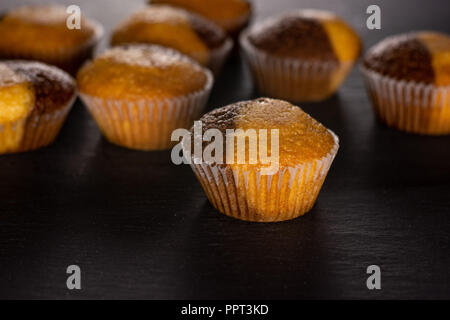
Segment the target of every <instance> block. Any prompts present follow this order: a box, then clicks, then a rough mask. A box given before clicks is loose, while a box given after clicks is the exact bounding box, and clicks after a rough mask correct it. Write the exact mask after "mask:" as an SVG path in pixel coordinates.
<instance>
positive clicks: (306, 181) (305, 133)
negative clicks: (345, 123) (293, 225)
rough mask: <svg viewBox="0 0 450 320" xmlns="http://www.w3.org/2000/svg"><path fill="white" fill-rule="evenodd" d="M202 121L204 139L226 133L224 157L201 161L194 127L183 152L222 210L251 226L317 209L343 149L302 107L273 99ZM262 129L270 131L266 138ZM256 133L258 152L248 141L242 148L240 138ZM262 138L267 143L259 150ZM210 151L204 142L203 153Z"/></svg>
mask: <svg viewBox="0 0 450 320" xmlns="http://www.w3.org/2000/svg"><path fill="white" fill-rule="evenodd" d="M200 121H201V124H202V128H201V129H202V131H201V133H200V134H201V135H202V136H203V135H204V134H205V133H207V132H208V131H209V130H210V129H215V130H218V132H221V133H222V136H223V145H222V152H219V151H217V150H215V151H214V155H215V156H217V157H215V158H210V159H208V158H206V157H207V153H206V152H203V153H202V155H201V157H202V158H200V157H199V155H198V154H196V153H195V148H193V147H192V145H193V144H194V143H195V141H196V137H197V138H198V136H200V134H199V133H198V132H196V128H195V126H194V127H193V128H192V129H191V138H190V141H187V140H183V151H184V154H185V156H186V157H188V158H189V157H190V158H191V161H190V162H191V167H192V169H193V171H194V173H195V174H196V176H197V178H198V180H199V181H200V183H201V185H202V187H203V189H204V191H205V193H206V195H207V197H208V199H209V201H210V202H211V204H212V205H213V206H214V207H215V208H216V209H217V210H218V211H220V212H221V213H223V214H225V215H228V216H231V217H234V218H237V219H242V220H247V221H256V222H276V221H283V220H289V219H293V218H296V217H299V216H301V215H303V214H305V213H306V212H308V211H309V210H310V209H311V208H312V207H313V205H314V203H315V201H316V199H317V196H318V194H319V192H320V189H321V186H322V184H323V182H324V180H325V177H326V175H327V173H328V170H329V168H330V166H331V164H332V162H333V159H334V157H335V155H336V153H337V151H338V148H339V140H338V138H337V137H336V135H335V134H334V133H333V132H331V131H330V130H328V129H327V128H325V127H324V126H323V125H322V124H320V123H319V122H317V121H316V120H314V119H313V118H311V117H310V116H309V115H308V114H306V113H305V112H303V111H302V110H301V109H300V108H299V107H297V106H294V105H292V104H290V103H289V102H286V101H282V100H276V99H270V98H260V99H256V100H251V101H243V102H238V103H234V104H231V105H228V106H225V107H222V108H218V109H215V110H213V111H211V112H209V113H207V114H205V115H204V116H203V117H201V118H200ZM262 129H265V130H267V131H266V133H264V137H265V138H263V133H262V131H261V130H262ZM229 130H233V132H232V133H230V132H229ZM253 130H254V131H255V132H256V139H254V143H257V144H258V145H257V147H256V146H255V145H251V144H250V140H251V139H252V138H250V137H248V140H247V143H245V144H244V147H242V144H241V145H240V144H239V137H241V138H244V139H247V138H246V135H247V134H249V135H250V132H251V131H253ZM273 130H275V131H273ZM230 138H231V139H234V140H231V142H230V140H229V139H230ZM261 139H262V140H261ZM264 139H266V141H267V144H264V143H263V144H262V145H261V141H264ZM256 140H258V142H256ZM207 148H209V146H208V143H205V142H203V146H202V149H203V151H205V150H207ZM231 150H233V151H231ZM252 153H253V155H252ZM240 157H242V159H243V160H244V161H242V159H241V160H239V159H240ZM251 159H253V160H251ZM268 159H270V161H267V160H268Z"/></svg>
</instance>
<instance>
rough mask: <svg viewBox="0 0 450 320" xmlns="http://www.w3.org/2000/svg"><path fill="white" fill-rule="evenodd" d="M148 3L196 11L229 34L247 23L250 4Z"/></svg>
mask: <svg viewBox="0 0 450 320" xmlns="http://www.w3.org/2000/svg"><path fill="white" fill-rule="evenodd" d="M149 2H150V3H155V4H156V3H162V4H169V5H172V6H177V7H181V8H184V9H186V10H189V11H192V12H195V13H198V14H200V15H202V16H204V17H205V18H207V19H209V20H211V21H214V22H215V23H216V24H218V25H219V26H221V27H222V28H224V29H225V30H226V31H227V32H228V34H230V35H231V36H236V35H237V34H238V33H239V31H241V30H242V29H243V28H245V26H246V25H247V24H248V22H249V20H250V16H251V5H250V2H249V1H246V0H208V1H205V0H150V1H149Z"/></svg>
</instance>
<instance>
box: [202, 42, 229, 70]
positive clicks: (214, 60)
mask: <svg viewBox="0 0 450 320" xmlns="http://www.w3.org/2000/svg"><path fill="white" fill-rule="evenodd" d="M232 48H233V41H232V40H231V39H230V38H227V39H226V40H225V42H224V43H223V44H222V45H221V46H220V47H219V48H217V49H214V50H212V51H211V58H210V61H209V64H208V68H209V69H210V70H211V71H212V72H213V74H214V75H215V76H217V75H218V74H219V73H220V71H221V70H222V67H223V65H224V63H225V61H226V60H227V57H228V55H229V54H230V52H231V49H232Z"/></svg>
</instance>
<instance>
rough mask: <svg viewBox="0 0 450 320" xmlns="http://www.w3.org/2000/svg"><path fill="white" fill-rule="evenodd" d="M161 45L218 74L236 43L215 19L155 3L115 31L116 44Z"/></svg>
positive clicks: (112, 42)
mask: <svg viewBox="0 0 450 320" xmlns="http://www.w3.org/2000/svg"><path fill="white" fill-rule="evenodd" d="M130 43H146V44H158V45H162V46H164V47H169V48H173V49H176V50H178V51H180V52H182V53H184V54H186V55H188V56H190V57H191V58H193V59H195V60H197V61H198V62H199V63H201V64H203V65H204V66H206V67H209V68H210V69H211V70H213V72H214V73H217V72H218V71H219V69H220V67H221V66H222V65H223V62H224V61H225V59H226V57H227V55H228V53H229V52H230V50H231V47H232V42H231V40H230V39H228V37H227V35H226V33H225V32H224V31H223V30H222V29H221V28H220V27H219V26H217V25H216V24H214V23H213V22H211V21H209V20H207V19H205V18H203V17H201V16H199V15H196V14H193V13H190V12H188V11H186V10H183V9H179V8H175V7H171V6H164V5H152V6H148V7H146V8H144V9H141V10H139V11H137V12H135V13H134V14H132V15H131V16H130V17H128V18H127V19H126V20H124V21H123V22H122V23H120V24H119V25H118V26H117V27H116V29H115V30H114V32H113V35H112V38H111V44H112V45H114V46H115V45H122V44H130Z"/></svg>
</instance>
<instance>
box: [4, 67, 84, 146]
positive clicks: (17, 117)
mask: <svg viewBox="0 0 450 320" xmlns="http://www.w3.org/2000/svg"><path fill="white" fill-rule="evenodd" d="M75 97H76V85H75V81H74V80H73V79H72V77H70V76H69V75H68V74H67V73H65V72H63V71H62V70H59V69H58V68H56V67H53V66H49V65H46V64H43V63H40V62H32V61H20V60H11V61H2V62H0V153H2V154H3V153H14V152H22V151H29V150H35V149H38V148H41V147H44V146H47V145H49V144H50V143H52V142H53V141H54V140H55V138H56V136H57V135H58V133H59V131H60V129H61V127H62V125H63V123H64V121H65V119H66V117H67V114H68V113H69V111H70V109H71V107H72V105H73V102H74V100H75Z"/></svg>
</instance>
